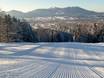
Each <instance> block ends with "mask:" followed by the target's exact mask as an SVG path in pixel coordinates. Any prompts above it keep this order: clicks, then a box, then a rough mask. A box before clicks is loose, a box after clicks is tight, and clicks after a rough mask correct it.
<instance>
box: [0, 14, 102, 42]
mask: <svg viewBox="0 0 104 78" xmlns="http://www.w3.org/2000/svg"><path fill="white" fill-rule="evenodd" d="M55 22H57V23H56V24H55V25H52V26H51V27H49V28H41V27H40V28H38V29H35V28H33V27H32V26H31V25H30V24H29V23H28V22H26V21H25V20H23V19H22V20H19V19H17V18H15V17H11V16H10V15H6V14H5V12H1V13H0V42H87V43H95V42H104V23H91V24H89V23H85V24H83V23H73V25H71V24H67V23H65V21H63V22H58V21H55ZM35 23H36V22H35ZM38 26H39V25H38Z"/></svg>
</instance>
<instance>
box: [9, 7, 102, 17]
mask: <svg viewBox="0 0 104 78" xmlns="http://www.w3.org/2000/svg"><path fill="white" fill-rule="evenodd" d="M8 14H10V15H12V16H15V17H24V18H27V17H28V18H31V17H50V16H69V17H97V16H102V15H104V13H98V12H95V11H89V10H86V9H83V8H80V7H66V8H57V7H56V8H49V9H37V10H33V11H30V12H27V13H23V12H20V11H16V10H12V11H9V12H8Z"/></svg>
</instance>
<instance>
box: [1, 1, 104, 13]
mask: <svg viewBox="0 0 104 78" xmlns="http://www.w3.org/2000/svg"><path fill="white" fill-rule="evenodd" d="M72 6H77V7H81V8H84V9H88V10H93V11H97V12H104V8H103V7H104V0H0V9H2V10H4V11H10V10H19V11H23V12H27V11H31V10H34V9H40V8H53V7H61V8H63V7H72Z"/></svg>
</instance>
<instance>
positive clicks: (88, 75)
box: [0, 43, 104, 78]
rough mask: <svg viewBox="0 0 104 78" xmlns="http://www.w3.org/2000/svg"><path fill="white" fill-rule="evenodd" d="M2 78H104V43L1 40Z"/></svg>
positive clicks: (0, 73)
mask: <svg viewBox="0 0 104 78" xmlns="http://www.w3.org/2000/svg"><path fill="white" fill-rule="evenodd" d="M0 78H104V43H95V44H93V43H0Z"/></svg>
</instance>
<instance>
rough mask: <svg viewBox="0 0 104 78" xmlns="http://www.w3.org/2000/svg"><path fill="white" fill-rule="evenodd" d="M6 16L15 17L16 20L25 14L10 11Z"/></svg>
mask: <svg viewBox="0 0 104 78" xmlns="http://www.w3.org/2000/svg"><path fill="white" fill-rule="evenodd" d="M7 14H10V15H11V16H15V17H17V18H23V17H25V13H24V12H21V11H17V10H11V11H9V12H7Z"/></svg>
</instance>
